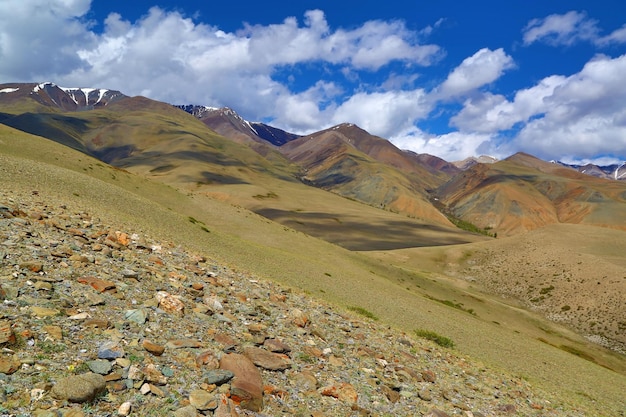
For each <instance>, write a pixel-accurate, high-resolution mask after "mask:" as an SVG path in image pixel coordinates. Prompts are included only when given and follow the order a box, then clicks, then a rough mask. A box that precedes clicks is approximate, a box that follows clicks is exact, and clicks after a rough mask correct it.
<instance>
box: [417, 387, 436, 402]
mask: <svg viewBox="0 0 626 417" xmlns="http://www.w3.org/2000/svg"><path fill="white" fill-rule="evenodd" d="M417 396H418V397H419V398H420V399H421V400H423V401H432V399H433V394H432V392H431V391H430V388H428V387H425V388H422V389H421V390H420V391H419V392H418V393H417Z"/></svg>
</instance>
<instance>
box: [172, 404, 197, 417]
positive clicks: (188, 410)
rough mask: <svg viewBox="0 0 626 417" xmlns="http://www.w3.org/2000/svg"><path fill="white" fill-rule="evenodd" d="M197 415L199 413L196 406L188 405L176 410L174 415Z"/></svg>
mask: <svg viewBox="0 0 626 417" xmlns="http://www.w3.org/2000/svg"><path fill="white" fill-rule="evenodd" d="M197 415H198V413H197V412H196V407H194V406H193V405H188V406H186V407H182V408H179V409H178V410H176V411H174V414H173V417H196V416H197Z"/></svg>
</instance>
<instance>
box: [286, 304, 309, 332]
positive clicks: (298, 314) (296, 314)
mask: <svg viewBox="0 0 626 417" xmlns="http://www.w3.org/2000/svg"><path fill="white" fill-rule="evenodd" d="M289 316H290V318H291V322H292V323H293V324H295V325H296V326H298V327H305V326H306V325H307V324H308V322H309V318H308V317H307V315H306V314H304V312H303V311H302V310H299V309H297V308H294V309H293V310H291V312H290V314H289Z"/></svg>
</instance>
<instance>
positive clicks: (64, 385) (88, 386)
mask: <svg viewBox="0 0 626 417" xmlns="http://www.w3.org/2000/svg"><path fill="white" fill-rule="evenodd" d="M105 388H106V382H105V380H104V377H103V376H102V375H98V374H94V373H92V372H89V373H86V374H82V375H76V376H70V377H67V378H62V379H60V380H58V381H57V383H56V384H54V386H53V387H52V391H51V393H52V396H53V397H55V398H57V399H60V400H67V401H70V402H73V403H84V402H88V401H91V400H93V399H94V398H95V397H96V395H98V394H100V393H102V392H104V390H105Z"/></svg>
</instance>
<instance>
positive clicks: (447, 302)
mask: <svg viewBox="0 0 626 417" xmlns="http://www.w3.org/2000/svg"><path fill="white" fill-rule="evenodd" d="M425 297H426V298H428V299H429V300H433V301H436V302H438V303H441V304H443V305H447V306H448V307H452V308H456V309H457V310H461V311H465V312H466V313H470V314H471V315H473V316H475V315H476V312H475V311H474V309H472V308H465V307H463V303H455V302H454V301H450V300H440V299H439V298H435V297H431V296H430V295H426V296H425Z"/></svg>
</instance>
